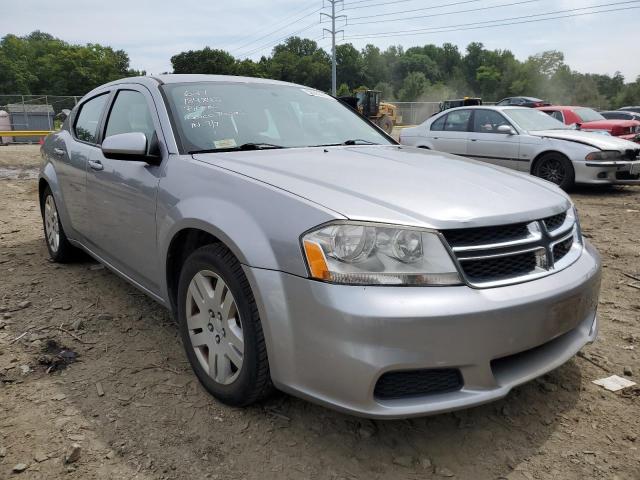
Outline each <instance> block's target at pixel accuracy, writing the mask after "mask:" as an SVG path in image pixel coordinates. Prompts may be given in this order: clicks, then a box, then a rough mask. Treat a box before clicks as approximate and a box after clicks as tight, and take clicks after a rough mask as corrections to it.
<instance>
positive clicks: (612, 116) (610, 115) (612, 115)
mask: <svg viewBox="0 0 640 480" xmlns="http://www.w3.org/2000/svg"><path fill="white" fill-rule="evenodd" d="M602 116H603V117H604V118H608V119H609V120H625V119H627V118H629V117H628V116H627V115H625V114H623V113H614V112H608V113H603V114H602Z"/></svg>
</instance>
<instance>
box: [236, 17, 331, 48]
mask: <svg viewBox="0 0 640 480" xmlns="http://www.w3.org/2000/svg"><path fill="white" fill-rule="evenodd" d="M322 9H323V7H320V8H317V9H315V10H314V11H312V12H310V13H308V14H306V15H304V16H302V17H299V18H297V19H296V20H293V21H292V22H289V23H288V24H287V25H284V26H282V27H280V28H277V29H276V30H273V31H271V32H269V33H267V34H266V35H263V36H261V37H259V38H257V39H255V40H252V41H250V42H248V43H245V44H244V45H242V46H240V47H237V48H234V49H232V50H231V51H230V52H237V51H239V50H243V49H245V47H247V46H250V45H252V44H255V43H257V42H259V41H260V40H264V39H265V38H267V37H270V36H271V35H273V34H274V33H278V32H281V31H282V30H284V29H285V28H288V27H290V26H291V25H292V24H295V23H297V22H299V21H300V20H304V19H305V18H308V17H310V16H311V15H315V14H316V13H318V12H319V11H320V10H322ZM289 36H290V35H289ZM285 38H286V37H285ZM258 51H259V50H258ZM242 55H248V54H246V53H245V54H242Z"/></svg>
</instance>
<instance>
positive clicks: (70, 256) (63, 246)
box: [40, 187, 79, 263]
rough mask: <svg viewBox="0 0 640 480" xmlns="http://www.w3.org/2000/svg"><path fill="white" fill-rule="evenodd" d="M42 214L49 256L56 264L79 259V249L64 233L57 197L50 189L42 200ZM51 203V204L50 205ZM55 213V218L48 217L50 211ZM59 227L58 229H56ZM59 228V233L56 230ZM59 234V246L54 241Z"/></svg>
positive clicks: (43, 194)
mask: <svg viewBox="0 0 640 480" xmlns="http://www.w3.org/2000/svg"><path fill="white" fill-rule="evenodd" d="M40 200H41V202H40V212H41V214H42V228H43V230H44V241H45V243H46V244H47V250H48V251H49V256H50V257H51V259H52V260H53V261H54V262H56V263H68V262H72V261H74V260H76V259H77V258H78V253H79V251H78V249H77V248H76V247H74V246H73V245H71V243H70V242H69V240H68V239H67V235H66V234H65V232H64V228H63V227H62V223H61V222H60V216H59V215H58V206H57V204H56V200H55V197H54V196H53V193H52V192H51V189H50V188H49V187H46V188H45V190H44V192H43V193H42V198H41V199H40ZM48 202H49V203H48ZM51 208H52V209H53V210H54V211H55V214H54V217H51V216H49V217H48V216H47V212H48V210H49V209H51ZM56 226H57V227H56ZM56 228H57V232H56V231H55V229H56ZM56 233H57V244H56V242H55V241H54V238H55V235H56Z"/></svg>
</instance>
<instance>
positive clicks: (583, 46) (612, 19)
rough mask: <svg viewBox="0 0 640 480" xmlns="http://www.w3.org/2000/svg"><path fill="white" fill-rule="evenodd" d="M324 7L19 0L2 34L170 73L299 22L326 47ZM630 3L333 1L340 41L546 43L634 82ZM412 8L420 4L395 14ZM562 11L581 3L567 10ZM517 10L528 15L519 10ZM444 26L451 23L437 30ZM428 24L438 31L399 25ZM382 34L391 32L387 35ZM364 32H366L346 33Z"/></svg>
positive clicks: (634, 25) (637, 40)
mask: <svg viewBox="0 0 640 480" xmlns="http://www.w3.org/2000/svg"><path fill="white" fill-rule="evenodd" d="M325 2H326V0H325ZM516 3H517V4H516ZM325 4H326V3H325ZM454 4H455V5H454ZM443 5H448V6H443ZM598 5H599V6H600V8H595V9H584V7H587V6H598ZM321 7H322V0H297V1H294V0H271V1H266V0H261V1H258V0H235V1H233V2H229V1H224V2H223V1H220V0H208V1H207V0H180V1H175V0H172V1H168V0H108V1H104V0H100V1H98V0H56V1H53V2H51V1H44V0H20V1H19V2H17V3H12V6H11V7H8V6H5V7H4V8H3V11H2V14H1V16H0V36H4V35H5V34H7V33H13V34H18V35H24V34H27V33H29V32H31V31H33V30H42V31H44V32H48V33H51V34H53V35H54V36H56V37H59V38H62V39H63V40H66V41H68V42H72V43H83V44H84V43H89V42H94V43H100V44H104V45H110V46H112V47H114V48H116V49H123V50H125V51H127V53H128V54H129V56H130V58H131V66H132V67H133V68H136V69H141V70H146V71H147V72H148V73H162V72H165V71H171V63H170V58H171V56H172V55H174V54H176V53H179V52H181V51H184V50H190V49H200V48H203V47H204V46H210V47H212V48H223V49H226V50H229V51H231V53H233V54H234V55H235V56H238V57H243V56H245V55H247V54H248V55H249V57H251V58H254V59H259V58H260V55H266V54H269V53H270V51H271V48H272V47H273V45H274V44H276V43H277V42H278V41H279V40H281V39H283V38H284V37H286V36H288V35H290V34H293V33H295V32H297V31H299V30H302V29H304V31H303V32H301V33H300V36H306V37H308V38H312V39H320V40H319V43H320V45H321V46H322V47H324V48H327V49H328V48H329V46H330V41H329V39H328V38H325V39H321V36H322V28H323V27H327V26H328V25H326V24H325V25H320V23H319V22H320V12H319V11H318V12H316V11H315V10H318V9H320V8H321ZM428 7H431V8H428ZM629 7H640V1H625V2H623V1H622V0H608V2H605V0H530V1H522V0H480V1H478V0H475V1H473V0H472V1H461V0H344V4H343V7H339V8H344V11H343V12H341V14H344V15H347V17H348V23H347V25H346V26H344V27H343V29H344V31H345V37H346V39H345V41H350V42H352V43H353V44H354V45H355V46H356V47H358V48H361V47H363V46H364V45H365V44H367V43H372V44H374V45H376V46H378V47H380V48H381V49H384V48H386V47H387V46H389V45H393V44H396V45H398V44H400V45H403V46H404V47H410V46H414V45H424V44H426V43H435V44H438V45H441V44H442V43H444V42H451V43H454V44H456V45H458V46H459V48H460V49H461V50H464V48H465V47H466V45H467V44H468V43H470V42H472V41H479V42H483V43H484V44H485V46H486V47H488V48H491V49H510V50H511V51H512V52H514V54H515V55H516V56H517V57H518V58H519V59H521V60H523V59H525V58H526V57H527V56H529V55H531V54H535V53H538V52H541V51H544V50H552V49H553V50H560V51H562V52H564V54H565V59H566V62H567V63H568V64H569V65H570V66H571V67H572V68H573V69H574V70H578V71H580V72H592V73H607V74H613V73H614V72H615V71H617V70H619V71H620V72H622V73H623V74H624V76H625V78H626V79H627V81H632V80H634V79H635V78H636V76H638V75H640V60H638V48H640V8H635V9H629ZM623 8H624V9H625V10H619V11H613V12H606V13H605V12H601V13H598V14H594V15H583V16H577V17H572V18H563V19H556V20H549V21H542V22H535V23H519V24H515V25H508V26H500V27H495V28H489V27H487V26H486V25H487V23H483V24H480V25H478V23H479V22H490V21H492V20H503V21H502V22H501V23H509V22H523V21H529V20H533V19H539V18H547V16H545V15H540V14H547V13H550V12H560V11H565V12H562V13H555V14H553V15H551V16H563V15H571V14H578V13H586V12H589V11H594V10H595V11H602V10H610V9H623ZM417 9H421V10H418V11H413V12H407V13H400V12H403V11H407V10H417ZM569 9H580V10H575V11H573V12H566V10H569ZM461 10H474V11H467V12H460V11H461ZM323 11H325V12H328V11H329V9H325V10H323ZM456 12H457V13H456ZM374 15H378V16H374ZM524 16H528V18H521V19H517V18H516V17H524ZM301 17H304V18H301ZM361 17H368V18H361ZM506 19H510V20H506ZM365 22H367V23H365ZM341 23H344V22H341ZM469 24H471V25H469ZM443 27H444V28H445V29H449V30H455V31H448V32H446V31H441V30H442V29H443ZM478 27H481V28H478ZM429 28H430V29H436V31H435V32H430V33H424V32H418V34H412V35H409V34H407V33H406V32H407V31H408V30H413V31H415V30H420V29H429ZM438 29H439V30H438ZM464 29H466V30H464ZM396 32H405V33H396ZM389 33H392V34H393V36H384V35H388V34H389ZM362 35H367V36H369V37H370V38H349V37H354V36H362ZM261 37H262V38H261Z"/></svg>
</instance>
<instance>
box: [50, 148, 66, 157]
mask: <svg viewBox="0 0 640 480" xmlns="http://www.w3.org/2000/svg"><path fill="white" fill-rule="evenodd" d="M53 153H55V154H56V155H58V156H59V157H61V156H63V155H64V150H63V149H61V148H54V149H53Z"/></svg>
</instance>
